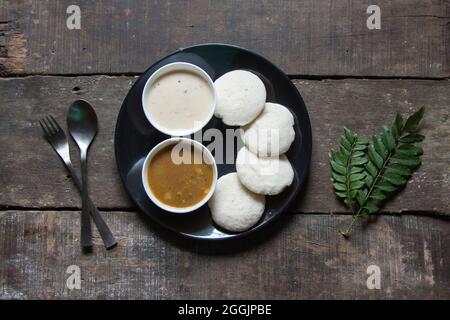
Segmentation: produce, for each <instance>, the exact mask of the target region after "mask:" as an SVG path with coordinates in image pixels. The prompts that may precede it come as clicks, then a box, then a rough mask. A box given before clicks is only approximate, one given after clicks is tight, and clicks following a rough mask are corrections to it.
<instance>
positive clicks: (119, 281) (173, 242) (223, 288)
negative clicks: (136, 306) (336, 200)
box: [0, 211, 450, 299]
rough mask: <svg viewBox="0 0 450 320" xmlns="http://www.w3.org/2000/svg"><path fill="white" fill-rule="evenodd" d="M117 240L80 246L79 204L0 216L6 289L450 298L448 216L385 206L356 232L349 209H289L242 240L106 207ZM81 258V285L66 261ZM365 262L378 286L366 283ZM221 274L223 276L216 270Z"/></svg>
mask: <svg viewBox="0 0 450 320" xmlns="http://www.w3.org/2000/svg"><path fill="white" fill-rule="evenodd" d="M104 215H105V218H106V219H107V221H108V223H109V224H110V226H111V228H112V229H113V231H114V233H115V235H116V237H117V239H118V240H119V245H118V247H116V248H115V249H113V250H112V251H105V250H104V249H103V248H102V245H101V240H100V239H99V238H98V237H96V238H95V243H96V246H95V248H94V253H93V254H89V255H83V254H81V253H80V248H79V233H78V230H79V225H78V221H79V212H74V211H72V212H17V211H7V212H3V213H2V215H1V216H0V240H1V241H0V299H2V298H3V299H5V298H19V299H24V298H28V299H30V298H44V299H63V298H74V299H77V298H83V299H91V298H115V299H118V298H119V299H130V298H131V299H135V298H136V299H167V298H172V299H179V298H188V299H222V298H228V299H235V298H237V299H244V298H252V299H320V298H330V299H345V298H348V299H355V298H357V299H365V298H367V299H384V298H394V299H416V298H417V299H449V298H450V290H449V289H450V274H449V272H448V270H449V268H450V260H449V255H448V252H449V250H450V247H449V245H450V241H449V240H450V238H449V237H450V223H443V222H442V221H439V220H437V219H434V218H429V217H423V216H403V217H395V216H383V217H380V218H379V219H378V220H377V221H376V222H375V223H372V224H369V225H368V226H367V227H366V228H365V230H364V231H363V230H361V229H360V226H358V227H357V230H355V232H354V234H353V236H352V238H351V239H350V240H345V239H344V238H343V237H342V236H341V235H339V234H338V232H337V230H338V229H339V228H343V227H345V225H346V224H347V223H348V220H349V217H346V216H342V215H340V216H333V215H297V216H290V218H289V217H288V216H285V217H284V218H283V219H282V221H280V222H279V223H278V224H277V225H276V230H273V231H274V232H273V233H272V234H270V236H268V235H266V234H262V235H260V236H258V237H256V238H251V241H250V240H247V241H245V244H243V243H234V244H233V243H232V244H223V243H222V244H215V245H214V244H211V243H208V244H206V243H198V242H191V241H186V240H184V239H183V240H181V239H178V238H174V237H172V236H170V235H169V234H168V233H166V232H164V231H161V230H160V229H159V228H158V229H157V228H154V227H153V226H152V225H149V224H147V223H145V221H144V220H143V219H142V218H141V217H140V216H139V215H136V214H134V213H121V212H110V213H104ZM70 265H78V266H79V267H80V268H81V276H82V279H83V281H82V284H81V290H68V289H67V288H66V279H67V277H68V276H69V275H68V274H66V269H67V267H68V266H70ZM369 265H377V266H379V268H380V271H381V289H380V290H369V289H367V287H366V281H367V278H368V275H367V274H366V271H367V267H368V266H369ZM219 274H220V277H218V275H219Z"/></svg>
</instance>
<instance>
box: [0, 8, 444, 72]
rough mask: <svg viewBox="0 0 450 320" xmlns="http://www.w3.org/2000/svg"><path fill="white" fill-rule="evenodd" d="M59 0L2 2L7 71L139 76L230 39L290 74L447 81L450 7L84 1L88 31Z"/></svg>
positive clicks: (0, 41) (1, 58)
mask: <svg viewBox="0 0 450 320" xmlns="http://www.w3.org/2000/svg"><path fill="white" fill-rule="evenodd" d="M72 4H74V2H73V1H71V0H62V1H37V0H32V1H12V0H11V1H8V0H1V1H0V8H2V10H0V11H1V13H0V14H1V16H2V21H0V68H1V70H0V71H1V73H2V74H4V75H6V74H36V73H38V74H67V73H69V74H79V73H88V74H92V73H108V74H109V73H129V72H142V71H143V70H145V69H146V68H147V67H148V66H149V65H150V64H151V63H152V62H153V61H155V60H157V59H159V58H161V57H163V56H164V55H166V54H167V53H169V52H171V51H173V50H175V49H176V48H180V47H186V46H190V45H193V44H197V43H205V42H224V43H232V44H236V45H242V46H244V47H247V48H249V49H252V50H255V51H257V52H259V53H261V54H262V55H264V56H266V57H267V58H269V59H271V60H272V61H273V62H275V63H276V64H278V65H279V66H280V67H281V68H283V69H284V70H285V71H286V72H287V73H289V74H294V75H298V74H305V75H319V76H320V75H326V76H330V75H352V76H415V77H448V76H449V74H450V59H449V57H450V45H449V39H450V29H449V27H448V26H449V22H450V4H449V2H448V1H445V0H432V1H426V2H424V1H420V0H402V1H390V0H380V1H377V5H379V6H380V8H381V30H369V29H368V28H367V26H366V20H367V18H368V17H369V15H368V14H367V13H366V9H367V7H368V5H369V3H368V2H365V1H358V0H348V1H332V0H327V1H315V0H307V1H296V0H289V1H286V0H276V1H264V0H249V1H238V0H232V1H207V0H194V1H183V0H172V1H156V0H153V1H144V0H140V1H113V2H111V1H95V3H94V2H92V1H87V0H79V1H77V2H76V4H77V5H79V7H80V9H81V30H69V29H68V28H67V27H66V19H67V18H68V16H69V15H68V14H66V9H67V7H68V6H69V5H72Z"/></svg>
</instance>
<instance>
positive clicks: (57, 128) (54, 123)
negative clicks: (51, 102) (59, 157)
mask: <svg viewBox="0 0 450 320" xmlns="http://www.w3.org/2000/svg"><path fill="white" fill-rule="evenodd" d="M49 117H50V119H51V120H52V123H53V125H54V126H55V128H56V132H58V131H63V130H62V129H61V127H60V126H59V124H58V122H57V121H56V120H55V118H53V116H52V115H49Z"/></svg>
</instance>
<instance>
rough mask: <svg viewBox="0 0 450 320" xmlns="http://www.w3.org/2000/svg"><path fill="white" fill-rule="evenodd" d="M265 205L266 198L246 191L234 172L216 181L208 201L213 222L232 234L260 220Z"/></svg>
mask: <svg viewBox="0 0 450 320" xmlns="http://www.w3.org/2000/svg"><path fill="white" fill-rule="evenodd" d="M265 204H266V198H265V197H264V196H263V195H260V194H256V193H253V192H251V191H250V190H248V189H246V188H245V187H244V186H243V185H242V184H241V182H240V181H239V178H238V176H237V174H236V172H233V173H229V174H227V175H224V176H222V177H220V178H219V180H217V185H216V190H215V191H214V194H213V196H212V197H211V199H209V201H208V206H209V208H210V209H211V216H212V219H213V220H214V222H215V223H216V224H217V225H219V226H220V227H222V228H224V229H226V230H229V231H232V232H241V231H245V230H247V229H249V228H251V227H252V226H254V225H255V224H256V223H257V222H258V221H259V219H261V216H262V215H263V213H264V207H265Z"/></svg>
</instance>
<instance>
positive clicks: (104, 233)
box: [39, 115, 117, 249]
mask: <svg viewBox="0 0 450 320" xmlns="http://www.w3.org/2000/svg"><path fill="white" fill-rule="evenodd" d="M39 124H40V125H41V127H42V130H43V131H44V135H45V138H46V139H47V141H48V142H49V143H50V145H51V146H52V148H53V149H54V150H55V151H56V153H57V154H58V155H59V157H60V158H61V159H62V161H63V162H64V165H65V167H66V169H67V170H68V171H69V174H70V176H71V177H72V180H73V182H74V183H75V186H76V187H77V189H78V191H79V192H80V193H81V183H80V180H79V179H78V176H77V174H76V173H75V170H74V169H73V166H72V162H71V161H70V154H69V143H68V141H67V137H66V134H65V133H64V130H62V129H61V127H60V126H59V125H58V123H57V122H56V120H55V119H54V118H53V117H52V116H51V115H50V116H47V117H45V118H44V119H41V120H39ZM88 206H89V211H90V214H91V216H92V219H93V220H94V223H95V225H96V226H97V229H98V231H99V233H100V236H101V237H102V240H103V243H104V244H105V247H106V249H111V248H112V247H114V246H115V245H116V244H117V241H116V239H115V238H114V236H113V234H112V233H111V230H110V229H109V228H108V226H107V225H106V223H105V221H104V220H103V218H102V216H101V215H100V213H99V212H98V209H97V207H96V206H95V205H94V203H93V202H92V200H91V198H89V197H88Z"/></svg>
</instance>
